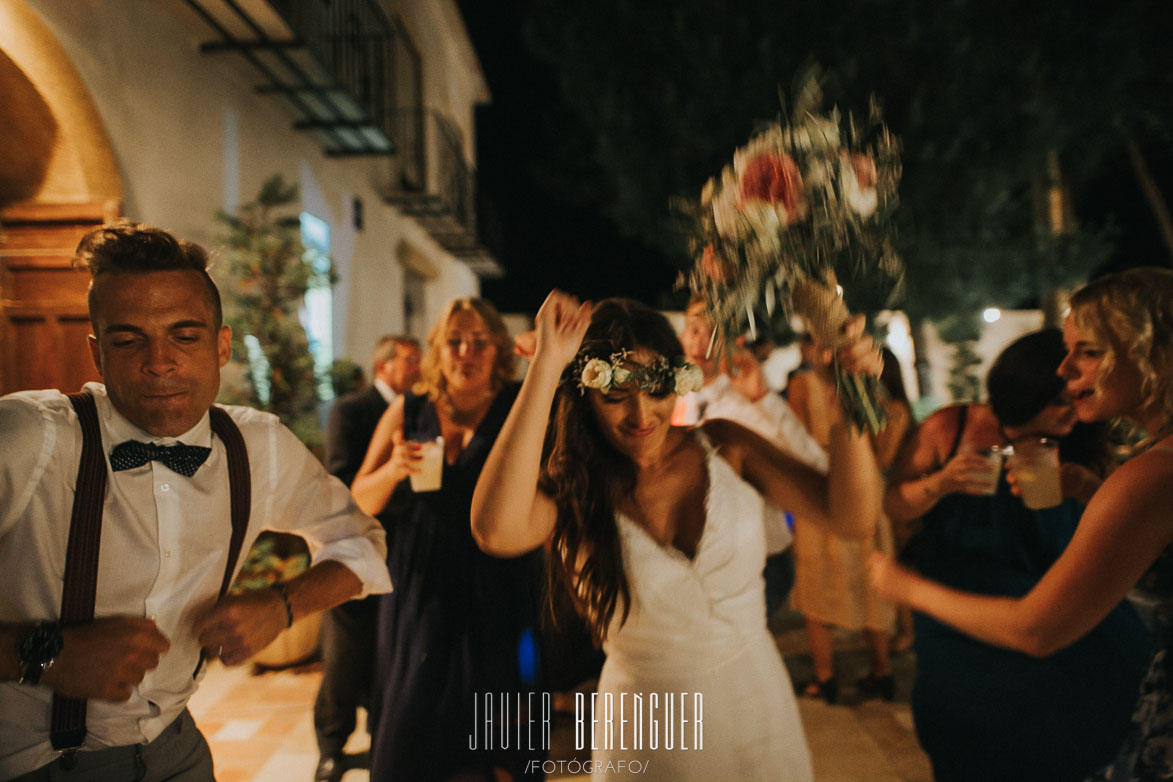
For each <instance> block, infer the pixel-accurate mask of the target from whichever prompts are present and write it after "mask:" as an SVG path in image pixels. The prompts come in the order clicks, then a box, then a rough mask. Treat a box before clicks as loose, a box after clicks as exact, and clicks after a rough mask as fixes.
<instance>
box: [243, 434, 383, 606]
mask: <svg viewBox="0 0 1173 782" xmlns="http://www.w3.org/2000/svg"><path fill="white" fill-rule="evenodd" d="M270 438H271V443H272V448H271V450H270V453H272V454H273V459H272V460H271V470H270V475H269V483H270V485H271V487H272V492H271V494H270V497H271V500H272V502H271V510H270V512H269V513H268V514H266V515H267V517H268V522H269V523H268V524H267V525H266V526H267V527H268V528H270V529H275V530H279V531H282V532H291V533H294V534H296V535H300V536H302V537H303V538H305V540H306V543H307V544H308V545H309V549H310V553H311V555H312V557H313V563H314V564H317V563H318V562H323V561H326V560H333V561H336V562H341V563H342V564H343V565H345V566H346V567H347V568H349V569H350V570H351V571H352V572H353V573H354V574H355V575H356V576H358V578H359V579H360V580H361V581H362V585H363V591H362V594H361V595H358V596H357V597H366V596H367V595H374V594H382V593H386V592H390V591H391V577H390V576H389V575H388V573H387V543H386V533H385V532H384V531H383V527H382V525H380V524H379V522H378V521H376V520H375V519H374V518H372V517H371V516H369V515H368V514H366V513H364V512H363V511H362V510H361V509H360V508H359V507H358V505H357V504H356V503H355V502H354V498H353V497H352V496H351V494H350V490H349V489H347V488H346V486H344V485H343V483H342V482H341V481H340V480H338V479H337V478H335V477H334V476H332V475H330V474H329V473H328V472H326V469H325V468H324V467H323V466H322V464H321V463H320V462H319V461H318V460H317V458H315V457H314V455H313V454H312V453H310V451H309V450H308V449H307V448H306V447H305V446H304V445H302V443H301V442H300V441H299V440H298V439H297V437H296V436H295V435H294V434H293V433H292V432H291V431H289V430H288V429H286V428H285V427H284V426H282V425H281V424H279V423H277V422H276V421H274V422H273V425H272V429H271V431H270ZM254 507H255V503H254Z"/></svg>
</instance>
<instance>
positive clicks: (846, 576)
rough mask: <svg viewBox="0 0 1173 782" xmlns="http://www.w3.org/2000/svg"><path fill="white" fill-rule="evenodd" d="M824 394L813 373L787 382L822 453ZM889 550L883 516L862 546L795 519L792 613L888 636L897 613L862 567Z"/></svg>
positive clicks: (826, 437) (827, 397)
mask: <svg viewBox="0 0 1173 782" xmlns="http://www.w3.org/2000/svg"><path fill="white" fill-rule="evenodd" d="M828 391H829V389H828V388H827V385H826V382H825V381H824V380H823V379H822V378H820V377H819V376H818V375H816V374H815V373H813V372H803V373H802V374H800V375H796V376H795V377H794V378H792V379H791V381H790V394H791V399H792V400H796V401H797V400H801V401H798V404H797V407H796V410H795V412H796V413H798V416H799V418H801V419H802V420H803V422H804V423H805V424H806V426H807V428H808V429H809V430H810V433H811V435H812V436H813V437H814V438H815V440H816V441H818V443H819V444H820V445H822V446H823V448H824V449H825V448H826V447H827V445H828V443H829V442H830V425H829V423H828V415H827V408H826V406H827V404H829V403H832V404H833V403H834V401H833V400H834V397H833V396H832V395H831V394H829V393H828ZM803 392H805V393H803ZM892 550H893V545H892V525H891V524H890V523H889V521H888V519H887V518H885V517H883V516H881V517H880V519H879V520H878V522H877V523H876V531H875V534H874V535H873V536H872V537H871V538H867V539H863V540H847V539H844V538H841V537H839V536H837V535H835V534H833V533H831V532H828V531H827V530H825V529H823V528H822V527H820V526H818V525H817V524H812V523H810V522H806V523H804V522H803V520H802V517H801V516H799V517H796V518H795V519H794V571H795V581H794V588H793V589H792V590H791V592H790V605H791V607H792V608H793V609H794V610H795V611H798V612H799V613H801V614H802V615H803V616H806V617H808V618H810V619H816V620H818V621H820V622H823V623H824V624H830V625H835V626H836V627H841V628H844V629H848V630H861V629H865V628H866V629H869V630H891V629H892V627H893V624H894V623H895V621H896V608H895V606H893V605H892V604H891V603H888V602H885V601H883V600H880V598H879V597H878V596H877V595H876V593H875V592H874V591H873V590H872V588H871V586H870V585H869V583H868V577H867V562H868V557H869V555H870V554H871V553H872V552H873V551H881V552H883V553H885V554H891V553H892Z"/></svg>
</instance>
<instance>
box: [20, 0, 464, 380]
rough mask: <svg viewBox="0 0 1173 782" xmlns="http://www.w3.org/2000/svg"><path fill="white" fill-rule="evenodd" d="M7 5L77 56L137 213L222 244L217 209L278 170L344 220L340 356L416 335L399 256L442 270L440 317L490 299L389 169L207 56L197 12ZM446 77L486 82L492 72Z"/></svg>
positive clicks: (311, 203) (333, 222)
mask: <svg viewBox="0 0 1173 782" xmlns="http://www.w3.org/2000/svg"><path fill="white" fill-rule="evenodd" d="M3 2H5V3H13V2H16V3H21V2H24V3H26V5H27V7H28V8H29V9H31V10H32V11H34V12H35V13H36V14H37V16H38V17H39V18H40V19H41V20H42V21H43V22H44V24H45V26H46V27H47V28H48V29H49V30H50V31H51V33H52V34H53V36H54V37H55V38H56V40H57V42H59V43H60V45H61V47H62V49H63V50H64V51H65V52H66V53H67V55H68V57H69V59H70V60H71V61H72V63H73V66H74V67H75V68H76V70H77V73H78V74H79V75H80V77H81V80H82V82H83V83H84V85H85V87H86V88H87V90H88V92H89V95H90V98H91V99H92V102H93V105H94V107H95V108H96V112H97V115H98V117H99V118H100V121H101V124H102V125H103V126H104V128H105V131H106V134H107V136H108V138H109V142H110V148H111V149H112V150H113V158H114V160H115V162H116V165H117V169H118V171H119V173H120V175H121V180H122V193H123V203H124V213H125V214H126V215H127V216H129V217H131V218H133V219H136V220H140V221H143V222H147V223H152V224H156V225H160V226H163V227H166V228H169V229H171V230H173V231H175V232H176V233H178V234H179V235H181V236H184V237H186V238H189V239H192V240H194V241H197V242H201V243H203V244H206V245H208V246H214V245H215V244H216V235H217V230H216V225H215V221H214V215H215V213H216V211H217V210H220V209H232V208H234V207H235V206H237V205H239V204H240V203H241V202H242V201H246V200H250V199H251V198H252V197H253V196H254V195H255V194H256V193H257V191H258V190H259V188H260V185H261V183H262V182H264V180H265V179H267V178H268V177H269V176H271V175H273V174H275V173H281V174H283V175H284V176H285V177H286V179H287V180H289V181H295V182H297V183H298V184H299V185H300V187H301V198H302V208H303V209H304V210H306V211H309V212H311V213H312V214H314V215H315V216H317V217H319V218H321V219H322V220H325V221H326V222H327V223H329V225H330V233H331V254H332V255H333V257H334V260H335V263H336V265H337V270H338V273H339V281H338V285H337V287H336V289H335V293H334V329H333V331H334V353H335V355H336V356H343V355H347V356H350V357H352V358H354V359H355V360H357V361H359V362H360V363H365V359H366V356H367V355H369V353H370V351H371V349H372V348H373V347H374V343H375V341H376V340H377V338H378V337H379V335H381V334H383V333H385V332H389V331H396V330H399V329H401V328H402V326H403V304H402V293H401V280H402V269H401V266H400V265H399V261H398V260H397V257H396V256H397V252H396V248H400V247H402V246H404V245H407V246H410V247H411V249H412V251H413V252H414V253H416V254H418V255H420V256H422V257H425V258H427V259H428V262H429V264H430V267H431V268H432V269H433V270H434V276H433V277H432V278H431V279H430V280H429V282H428V288H427V310H428V313H427V318H426V319H427V322H430V321H431V320H432V319H433V318H434V317H435V315H436V314H437V313H438V312H439V310H440V308H441V307H442V306H443V304H444V302H446V301H447V300H448V299H450V298H451V297H453V296H460V295H475V294H477V293H478V292H479V281H478V279H477V278H476V276H475V275H474V274H472V273H471V272H470V271H469V270H468V268H467V267H466V266H464V265H463V264H461V263H460V262H459V261H456V260H455V259H454V258H453V257H452V256H450V255H449V254H448V253H447V252H445V251H444V250H443V249H442V248H441V247H440V246H439V245H438V244H437V243H436V242H435V241H434V240H433V239H432V238H431V237H430V236H429V235H428V234H427V233H426V232H424V231H423V230H422V229H420V227H419V226H418V225H417V224H416V223H415V222H413V221H411V220H410V219H408V218H405V217H403V216H402V215H401V214H400V213H399V212H398V211H397V210H396V209H395V208H393V207H391V206H388V205H386V204H384V203H383V202H382V201H381V199H380V197H379V195H378V190H377V187H378V184H379V183H378V181H377V172H378V170H379V169H378V161H376V160H374V159H370V158H328V157H326V156H325V155H324V154H323V152H322V149H321V147H320V146H319V144H318V143H317V142H316V141H315V139H314V138H313V137H312V136H311V135H309V134H306V133H301V132H298V131H295V130H293V128H292V125H293V122H294V119H295V116H294V113H293V111H292V110H291V109H289V108H287V107H286V105H285V104H284V102H283V101H282V100H281V99H280V98H277V97H273V96H263V95H258V94H257V93H256V92H255V90H254V87H255V85H256V84H257V83H258V75H257V74H256V72H255V71H254V70H253V69H252V66H250V65H249V64H248V63H247V62H246V61H245V60H244V59H243V58H242V57H240V56H239V55H237V54H234V53H224V54H215V55H207V54H201V53H200V51H199V45H200V44H201V43H203V42H205V41H209V40H212V39H213V37H214V35H213V33H212V31H211V29H210V28H209V27H207V25H206V24H205V23H204V21H203V20H202V19H200V17H198V16H197V15H196V14H195V13H194V12H193V11H191V9H189V8H188V7H187V6H186V5H185V4H183V3H179V2H165V3H163V2H157V1H156V0H116V1H114V0H112V1H111V2H104V3H90V2H76V0H3ZM454 62H456V61H455V60H449V61H448V66H449V67H450V66H451V65H452V64H453V63H454ZM18 64H19V63H18ZM425 79H427V75H426V74H425ZM446 79H452V80H456V81H457V82H461V81H464V80H470V81H471V82H474V83H478V82H481V81H483V80H482V79H481V76H480V72H479V68H478V69H477V70H476V72H475V73H467V72H466V73H464V74H448V75H447V76H446ZM469 111H471V109H469ZM470 116H471V114H470ZM355 198H359V199H361V200H362V203H363V211H364V228H363V230H361V231H359V230H356V229H355V227H354V224H353V208H352V204H353V202H354V199H355ZM418 336H421V337H422V336H423V335H422V334H421V335H418Z"/></svg>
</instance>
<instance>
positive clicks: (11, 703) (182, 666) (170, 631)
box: [0, 383, 391, 779]
mask: <svg viewBox="0 0 1173 782" xmlns="http://www.w3.org/2000/svg"><path fill="white" fill-rule="evenodd" d="M86 389H87V390H88V391H89V392H90V393H91V394H92V395H93V396H94V400H95V402H96V403H97V408H98V419H99V421H100V424H101V431H102V446H103V450H104V451H105V454H106V464H107V470H109V472H108V483H107V490H106V500H105V507H104V518H103V524H102V536H101V552H100V555H99V559H98V589H97V599H96V604H95V607H94V616H95V617H96V618H101V617H108V616H116V615H123V616H135V617H149V618H151V619H153V620H154V621H155V623H156V624H157V625H158V627H159V630H160V631H161V632H162V633H163V634H164V635H165V636H167V637H168V638H169V639H170V641H171V648H170V650H169V651H168V652H167V653H165V654H164V655H163V656H162V657H161V658H160V661H159V667H158V668H156V669H155V670H153V671H149V672H148V673H147V675H146V678H145V679H144V680H143V681H142V683H141V684H139V685H138V687H136V688H135V689H134V693H133V694H132V695H131V698H130V700H129V701H127V702H126V703H114V702H111V701H101V700H90V701H89V706H88V715H87V719H86V727H87V729H88V733H87V735H86V741H85V745H84V749H97V748H101V747H112V746H124V745H129V744H136V743H142V742H147V741H151V740H153V739H154V738H155V737H156V736H158V735H159V733H160V732H161V731H162V730H163V728H165V727H166V726H167V725H168V724H170V723H171V721H172V720H174V719H175V718H176V717H177V716H178V715H179V714H180V712H181V711H182V710H183V708H184V707H185V705H186V704H187V700H188V698H189V697H190V696H191V694H192V693H193V692H194V691H195V689H196V684H197V682H196V681H195V680H194V679H193V677H192V673H193V671H195V669H196V665H197V660H198V658H199V651H200V650H199V643H198V641H197V639H196V636H195V633H194V628H193V620H194V617H195V615H196V614H197V613H198V612H199V611H201V610H202V609H204V608H206V607H207V606H208V605H210V604H212V603H213V602H215V600H216V598H217V596H218V594H219V589H220V582H221V579H222V578H223V576H224V568H225V560H226V556H227V549H228V543H229V538H230V536H231V532H232V522H231V514H230V511H229V491H228V469H227V451H226V449H225V447H224V444H223V443H222V442H221V441H220V439H219V438H218V437H214V436H213V434H212V430H211V424H210V419H209V416H208V415H206V414H205V415H204V417H203V418H202V419H200V422H199V423H198V424H196V425H195V427H193V428H192V429H191V430H189V431H188V432H186V433H185V434H183V435H181V436H180V437H162V438H161V437H153V436H151V435H150V434H148V433H147V432H144V431H142V430H141V429H139V428H138V427H136V426H135V425H134V424H132V423H130V421H128V420H127V419H126V418H124V417H123V416H122V415H121V414H119V413H118V411H116V410H115V409H114V407H113V405H112V404H111V403H110V401H109V399H108V398H107V396H106V389H105V387H104V386H103V385H101V384H98V383H89V384H87V385H86ZM225 409H226V410H227V412H228V413H229V415H231V416H232V419H233V421H234V422H235V423H236V425H237V426H238V427H239V428H240V431H241V434H242V435H243V437H244V441H245V444H246V446H247V448H248V461H249V467H250V469H251V473H252V475H251V477H252V514H251V516H250V518H249V525H248V531H247V533H246V534H245V537H244V544H243V546H242V548H241V552H240V558H239V561H238V563H237V565H238V567H239V565H240V564H241V563H242V562H243V560H244V556H245V554H246V553H247V552H248V550H249V548H250V547H251V546H252V544H253V542H254V541H255V540H256V538H257V535H258V534H260V532H261V531H262V530H265V529H272V530H281V531H285V532H294V533H297V534H298V535H301V536H302V537H304V538H305V539H306V542H307V543H308V544H309V548H310V551H311V553H312V554H313V561H314V562H315V563H316V562H320V561H322V560H328V559H329V560H337V561H339V562H341V563H343V564H344V565H346V566H347V567H348V568H349V569H350V570H352V571H353V572H354V573H355V575H357V576H358V577H359V579H360V580H361V581H362V583H363V595H364V596H365V595H367V594H374V593H381V592H388V591H390V589H391V581H390V578H389V576H388V574H387V567H386V564H385V555H386V545H385V542H384V532H383V528H382V527H381V526H380V525H379V524H378V522H376V521H375V520H374V519H372V518H371V517H370V516H368V515H366V514H365V513H363V512H362V511H361V510H359V508H358V506H357V505H355V503H354V501H353V499H352V498H351V495H350V492H348V491H347V489H346V487H345V486H343V485H342V483H341V482H340V481H338V480H337V479H336V478H333V477H332V476H330V475H329V474H328V473H326V471H325V470H324V469H323V468H322V466H321V464H319V462H318V461H317V459H315V458H314V456H313V455H312V454H311V453H310V452H309V451H308V450H307V449H306V448H305V446H304V445H302V444H301V442H300V441H298V439H297V438H296V437H295V436H294V435H293V433H292V432H290V431H289V430H288V429H286V428H285V427H284V426H281V424H280V423H279V422H278V420H277V418H276V416H273V415H271V414H269V413H263V412H260V411H257V410H253V409H251V408H247V407H226V408H225ZM128 439H134V440H141V441H144V442H154V443H158V444H165V445H169V444H173V443H175V442H184V443H186V444H188V445H201V446H206V447H211V449H212V452H211V454H210V455H209V457H208V459H207V461H206V462H204V464H203V465H202V466H200V468H199V469H198V470H197V471H196V473H195V475H193V476H192V477H191V478H185V477H184V476H182V475H179V474H178V473H174V472H172V471H171V470H169V469H168V468H166V467H164V466H163V465H162V464H161V463H159V462H157V461H152V462H147V463H146V464H145V465H143V466H141V467H136V468H133V469H129V470H123V471H120V472H114V471H113V470H110V469H109V454H110V451H111V450H112V449H113V448H114V446H115V445H117V444H118V443H121V442H123V441H125V440H128ZM0 443H2V446H0V621H3V622H32V621H42V620H53V619H56V618H57V617H58V616H59V614H60V607H61V593H62V582H63V578H64V570H65V548H66V542H67V540H68V537H69V523H70V517H71V513H72V507H73V497H74V484H75V481H76V476H77V467H78V462H79V460H80V457H81V445H82V438H81V428H80V426H79V425H78V423H77V416H76V414H75V413H74V411H73V407H72V405H70V403H69V400H68V399H67V398H66V397H65V396H64V395H63V394H61V393H60V392H58V391H25V392H20V393H16V394H10V395H8V396H6V397H3V398H0ZM51 701H52V692H51V691H50V689H49V688H47V687H44V686H28V685H18V684H16V683H15V682H2V683H0V779H8V778H10V777H13V776H18V775H20V774H24V773H26V772H29V771H32V770H34V769H37V768H40V767H41V766H43V765H45V764H47V763H50V762H52V761H53V760H54V759H55V758H56V757H57V753H56V752H55V751H54V750H53V748H52V746H51V745H50V742H49V716H50V709H51Z"/></svg>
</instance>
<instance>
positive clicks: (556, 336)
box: [533, 290, 592, 372]
mask: <svg viewBox="0 0 1173 782" xmlns="http://www.w3.org/2000/svg"><path fill="white" fill-rule="evenodd" d="M591 312H592V307H591V303H590V302H582V303H579V301H578V299H577V298H575V297H574V296H570V295H569V294H566V293H563V292H561V291H558V290H553V291H550V295H549V296H547V297H546V301H545V302H543V304H542V308H541V309H539V310H538V314H537V317H535V318H534V324H535V326H536V331H537V338H536V340H535V347H534V356H533V362H534V363H535V364H538V363H542V364H545V363H549V364H551V365H553V366H555V367H556V368H557V369H558V371H559V372H561V371H562V368H563V367H565V366H566V365H567V364H569V363H570V361H571V360H572V359H573V358H574V355H575V354H576V353H577V352H578V347H579V345H581V344H582V338H583V335H584V334H586V330H587V327H588V326H590V324H591Z"/></svg>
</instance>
